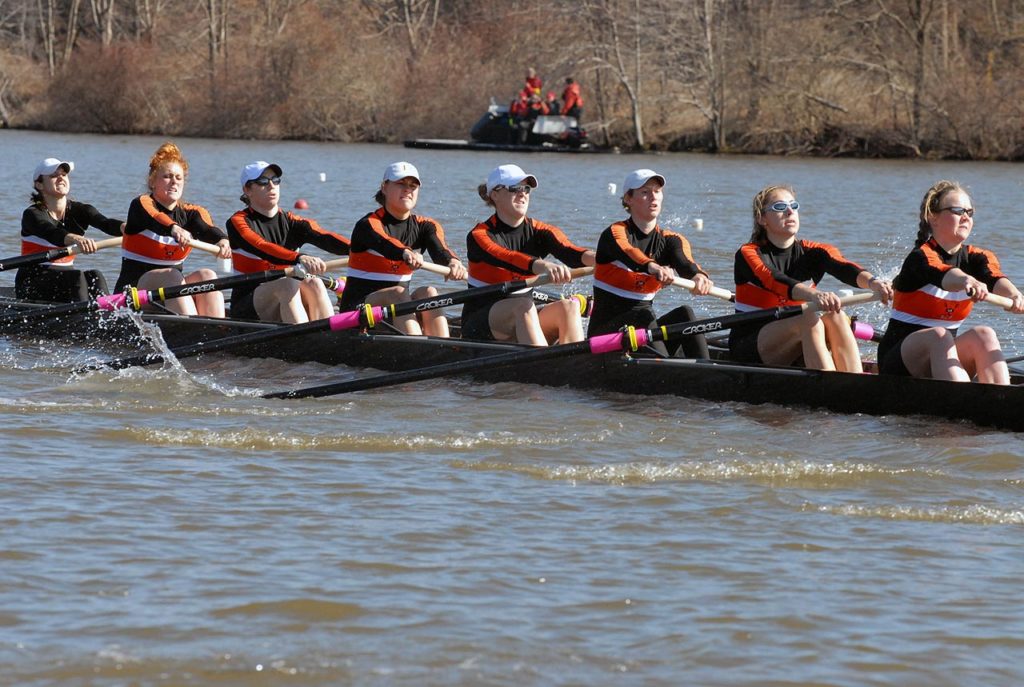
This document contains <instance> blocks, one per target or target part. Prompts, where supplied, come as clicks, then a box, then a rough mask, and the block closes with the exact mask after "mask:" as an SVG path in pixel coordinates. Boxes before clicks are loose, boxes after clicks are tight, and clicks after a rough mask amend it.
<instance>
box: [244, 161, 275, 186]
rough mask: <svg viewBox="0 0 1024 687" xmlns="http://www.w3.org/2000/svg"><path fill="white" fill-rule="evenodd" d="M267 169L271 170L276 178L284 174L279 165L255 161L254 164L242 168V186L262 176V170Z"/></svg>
mask: <svg viewBox="0 0 1024 687" xmlns="http://www.w3.org/2000/svg"><path fill="white" fill-rule="evenodd" d="M267 167H270V168H271V169H273V170H274V174H275V175H276V176H281V175H282V174H284V172H282V171H281V166H280V165H275V164H274V163H272V162H264V161H263V160H257V161H256V162H250V163H249V164H247V165H246V166H245V167H242V186H245V185H246V184H248V183H249V182H250V181H252V180H253V179H255V178H256V177H258V176H259V175H261V174H263V170H265V169H266V168H267Z"/></svg>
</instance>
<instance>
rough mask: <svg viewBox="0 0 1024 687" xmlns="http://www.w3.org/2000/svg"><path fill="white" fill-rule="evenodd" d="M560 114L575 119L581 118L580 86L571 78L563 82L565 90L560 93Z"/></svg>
mask: <svg viewBox="0 0 1024 687" xmlns="http://www.w3.org/2000/svg"><path fill="white" fill-rule="evenodd" d="M562 114H564V115H567V116H569V117H575V118H576V119H582V117H583V96H581V95H580V85H579V84H578V83H576V80H575V79H573V78H572V77H571V76H570V77H568V78H566V80H565V90H563V91H562Z"/></svg>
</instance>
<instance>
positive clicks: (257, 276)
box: [0, 265, 306, 326]
mask: <svg viewBox="0 0 1024 687" xmlns="http://www.w3.org/2000/svg"><path fill="white" fill-rule="evenodd" d="M305 274H306V270H305V268H304V267H302V266H301V265H296V266H295V267H289V268H287V269H283V270H267V271H265V272H254V273H251V274H235V275H231V276H229V277H223V278H220V279H210V280H208V281H200V282H195V283H194V284H182V285H180V286H165V287H162V288H159V289H153V290H150V291H147V290H141V291H140V290H139V289H137V288H134V287H132V288H129V289H126V290H125V291H124V292H123V293H115V294H111V295H109V296H100V297H99V298H96V299H95V300H91V301H78V302H76V303H64V304H61V305H53V306H48V307H44V308H37V309H35V310H27V311H21V312H15V313H9V314H6V315H0V326H3V325H7V324H10V323H12V322H28V321H29V320H36V319H42V318H45V317H54V316H59V315H71V314H76V313H82V312H92V311H96V310H117V309H119V308H131V309H132V310H141V309H142V308H143V307H144V306H145V305H147V304H149V303H157V302H164V301H167V300H169V299H171V298H178V297H179V296H194V295H196V294H199V293H207V292H210V291H223V290H224V289H232V288H235V287H237V286H242V285H247V284H259V283H261V282H265V281H270V280H272V279H280V278H281V277H287V276H294V277H304V276H305Z"/></svg>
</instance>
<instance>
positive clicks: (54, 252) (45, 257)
mask: <svg viewBox="0 0 1024 687" xmlns="http://www.w3.org/2000/svg"><path fill="white" fill-rule="evenodd" d="M69 255H71V248H70V247H65V248H53V249H51V250H47V251H43V252H41V253H32V254H30V255H16V256H14V257H11V258H7V259H6V260H4V261H3V262H0V272H3V271H5V270H13V269H17V268H19V267H28V266H29V265H38V264H40V263H43V262H49V261H51V260H59V259H61V258H66V257H67V256H69Z"/></svg>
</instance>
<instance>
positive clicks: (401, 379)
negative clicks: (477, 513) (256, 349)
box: [264, 306, 803, 398]
mask: <svg viewBox="0 0 1024 687" xmlns="http://www.w3.org/2000/svg"><path fill="white" fill-rule="evenodd" d="M801 312H803V308H801V307H800V306H791V307H787V308H774V309H772V310H756V311H753V312H746V313H739V314H735V315H723V316H720V317H709V318H705V319H702V320H694V321H691V322H680V323H678V324H674V325H670V326H667V327H661V328H659V329H656V330H630V331H628V332H618V333H615V334H605V335H602V336H596V337H592V338H590V339H585V340H583V341H577V342H574V343H569V344H562V345H559V346H544V347H539V348H533V349H528V350H516V351H513V352H511V353H502V354H498V355H489V356H484V357H482V358H476V359H473V360H464V361H460V362H454V363H444V364H441V365H434V366H431V367H424V368H419V369H416V370H406V371H404V372H396V373H393V374H385V375H377V376H374V377H367V378H362V379H352V380H347V381H344V382H336V383H333V384H324V385H321V386H315V387H309V388H306V389H293V390H290V391H280V392H276V393H271V394H266V395H264V398H309V397H320V396H334V395H338V394H346V393H352V392H356V391H367V390H369V389H380V388H384V387H387V386H396V385H398V384H407V383H409V382H419V381H423V380H427V379H435V378H437V377H444V376H446V375H451V374H466V373H469V372H474V371H476V370H482V369H488V370H490V369H497V368H499V367H507V366H509V365H515V364H518V363H532V362H537V361H540V360H549V359H553V358H559V357H563V356H569V355H575V354H577V353H586V352H590V353H594V354H600V353H609V352H612V351H616V350H620V351H621V350H624V349H628V348H633V349H634V350H635V348H636V347H638V346H643V345H645V344H646V343H647V342H648V341H662V340H668V339H672V338H676V337H681V336H692V335H694V334H707V333H709V332H716V331H722V330H725V329H729V328H731V327H734V326H736V325H739V324H751V323H754V322H763V321H769V320H778V319H782V318H784V317H791V316H793V315H798V314H800V313H801Z"/></svg>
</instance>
